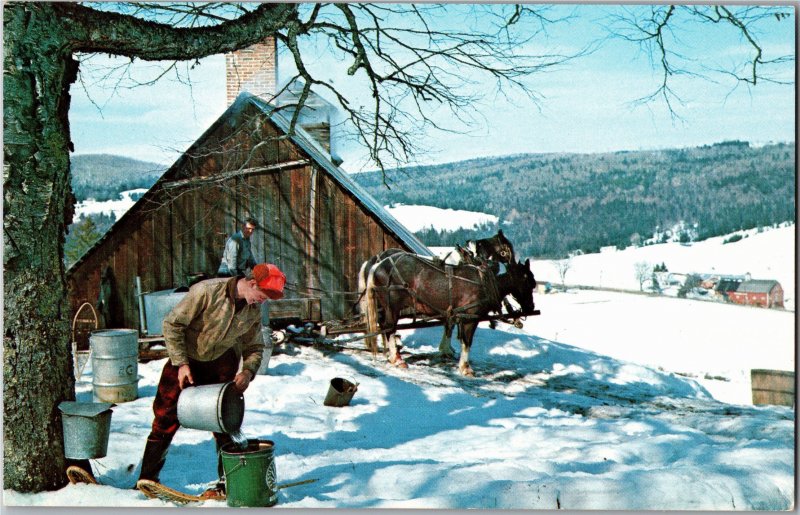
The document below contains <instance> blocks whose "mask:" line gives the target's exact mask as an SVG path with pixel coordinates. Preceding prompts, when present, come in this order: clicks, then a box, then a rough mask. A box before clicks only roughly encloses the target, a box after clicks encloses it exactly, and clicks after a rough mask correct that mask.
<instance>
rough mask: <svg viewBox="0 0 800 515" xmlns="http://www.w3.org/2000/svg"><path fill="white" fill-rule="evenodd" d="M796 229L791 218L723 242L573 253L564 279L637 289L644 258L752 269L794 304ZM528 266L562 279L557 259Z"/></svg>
mask: <svg viewBox="0 0 800 515" xmlns="http://www.w3.org/2000/svg"><path fill="white" fill-rule="evenodd" d="M796 230H797V229H796V226H795V224H789V225H784V226H781V227H778V228H769V227H768V228H764V229H761V230H759V229H751V230H748V231H740V232H739V233H738V234H742V235H744V236H746V237H744V238H743V239H741V240H739V241H736V242H733V243H724V241H725V240H726V239H728V238H729V237H730V236H731V235H725V236H718V237H715V238H709V239H707V240H703V241H699V242H696V243H692V244H691V245H683V244H681V243H677V242H673V243H661V244H657V245H648V246H645V247H628V248H626V249H625V250H616V249H613V248H612V249H608V250H604V251H603V252H600V253H597V254H584V255H579V256H574V257H573V258H572V259H571V263H570V267H569V269H568V270H567V273H566V275H565V276H564V282H565V283H566V284H572V285H583V286H599V287H606V288H621V289H627V290H632V291H638V290H639V282H638V281H637V279H636V273H635V265H636V264H637V263H647V264H649V265H650V266H655V265H659V264H662V263H663V264H664V265H666V266H667V269H668V270H669V271H670V272H673V273H680V274H690V273H696V274H710V275H739V276H742V275H745V274H750V275H751V277H752V278H753V279H775V280H777V281H778V282H779V283H781V286H782V287H783V291H784V298H785V305H786V308H787V309H790V310H794V306H795V266H796V264H797V263H796V256H795V233H796ZM532 268H533V271H534V273H535V275H536V278H537V280H547V281H551V282H554V283H560V282H561V278H560V276H559V274H558V268H557V261H553V260H536V261H535V263H534V264H533V265H532ZM648 284H649V281H648Z"/></svg>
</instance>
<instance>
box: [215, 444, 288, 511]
mask: <svg viewBox="0 0 800 515" xmlns="http://www.w3.org/2000/svg"><path fill="white" fill-rule="evenodd" d="M247 444H248V445H247V449H240V448H239V447H238V446H237V445H236V443H235V442H230V443H227V444H225V445H223V446H222V449H220V451H221V452H220V455H221V457H222V468H223V470H224V471H225V490H226V492H227V495H226V502H227V504H228V506H230V507H233V508H239V507H243V506H247V507H263V506H275V504H277V503H278V485H277V484H276V483H277V474H276V472H275V456H274V454H273V450H274V447H275V444H274V442H272V441H271V440H248V441H247Z"/></svg>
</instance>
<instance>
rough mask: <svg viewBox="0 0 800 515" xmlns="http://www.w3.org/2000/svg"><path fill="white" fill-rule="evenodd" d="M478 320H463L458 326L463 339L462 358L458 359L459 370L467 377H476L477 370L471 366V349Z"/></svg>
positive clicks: (460, 337)
mask: <svg viewBox="0 0 800 515" xmlns="http://www.w3.org/2000/svg"><path fill="white" fill-rule="evenodd" d="M477 327H478V323H477V322H461V323H460V324H459V327H458V336H459V339H460V340H461V358H460V359H459V360H458V371H459V373H461V375H463V376H466V377H474V376H475V372H473V371H472V367H470V366H469V349H470V347H472V338H473V337H474V336H475V329H476V328H477Z"/></svg>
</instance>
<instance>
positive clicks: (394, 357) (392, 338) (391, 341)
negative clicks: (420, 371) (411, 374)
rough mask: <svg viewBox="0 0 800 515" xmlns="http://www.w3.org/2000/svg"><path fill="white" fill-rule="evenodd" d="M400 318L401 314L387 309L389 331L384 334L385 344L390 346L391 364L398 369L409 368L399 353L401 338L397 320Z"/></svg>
mask: <svg viewBox="0 0 800 515" xmlns="http://www.w3.org/2000/svg"><path fill="white" fill-rule="evenodd" d="M398 318H399V313H394V312H393V311H392V310H391V309H390V308H389V307H388V306H387V309H386V327H387V328H389V330H388V331H387V332H386V333H384V338H385V339H384V342H386V343H388V345H389V357H388V359H389V363H391V364H392V365H394V366H396V367H398V368H408V365H407V364H406V362H405V361H403V358H402V357H401V356H400V352H399V351H398V349H397V347H398V344H399V342H400V337H399V336H398V335H397V332H396V327H397V320H398Z"/></svg>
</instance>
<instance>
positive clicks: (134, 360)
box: [89, 329, 139, 403]
mask: <svg viewBox="0 0 800 515" xmlns="http://www.w3.org/2000/svg"><path fill="white" fill-rule="evenodd" d="M89 343H90V344H91V346H92V386H93V387H94V388H93V393H94V395H93V397H94V400H95V402H115V403H120V402H128V401H132V400H135V399H136V398H137V397H138V395H139V361H138V359H139V336H138V333H137V331H136V330H135V329H105V330H102V331H94V332H93V333H92V335H91V336H90V337H89Z"/></svg>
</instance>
